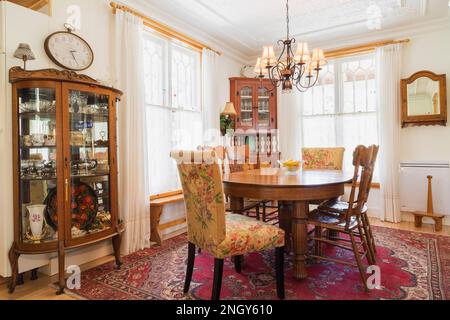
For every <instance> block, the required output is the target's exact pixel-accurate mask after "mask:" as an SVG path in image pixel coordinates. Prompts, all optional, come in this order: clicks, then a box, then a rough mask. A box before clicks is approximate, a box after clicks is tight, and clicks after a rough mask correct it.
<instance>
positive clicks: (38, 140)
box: [31, 133, 45, 147]
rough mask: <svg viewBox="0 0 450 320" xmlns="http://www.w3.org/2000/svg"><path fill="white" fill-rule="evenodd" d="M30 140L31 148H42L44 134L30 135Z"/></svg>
mask: <svg viewBox="0 0 450 320" xmlns="http://www.w3.org/2000/svg"><path fill="white" fill-rule="evenodd" d="M31 139H32V141H33V146H38V147H40V146H43V145H44V142H45V134H42V133H36V134H33V135H31Z"/></svg>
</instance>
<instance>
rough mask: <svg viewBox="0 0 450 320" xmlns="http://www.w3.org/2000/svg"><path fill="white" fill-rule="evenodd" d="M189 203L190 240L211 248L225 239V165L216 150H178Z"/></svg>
mask: <svg viewBox="0 0 450 320" xmlns="http://www.w3.org/2000/svg"><path fill="white" fill-rule="evenodd" d="M171 157H172V158H173V159H175V160H176V162H177V166H178V172H179V175H180V180H181V184H182V187H183V193H184V202H185V205H186V214H187V226H188V239H189V242H191V243H193V244H195V245H196V246H198V247H200V248H203V249H205V250H207V249H208V248H214V247H215V246H217V245H218V244H220V243H221V242H222V241H223V240H224V239H225V205H224V199H223V198H224V197H223V186H222V178H221V168H220V165H219V163H218V159H217V155H216V152H215V151H214V150H208V151H174V152H172V153H171Z"/></svg>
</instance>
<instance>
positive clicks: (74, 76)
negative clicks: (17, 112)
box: [9, 67, 123, 95]
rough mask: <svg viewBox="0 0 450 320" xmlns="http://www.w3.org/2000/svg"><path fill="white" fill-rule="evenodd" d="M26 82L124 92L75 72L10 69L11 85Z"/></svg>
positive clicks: (119, 93) (120, 93)
mask: <svg viewBox="0 0 450 320" xmlns="http://www.w3.org/2000/svg"><path fill="white" fill-rule="evenodd" d="M25 80H51V81H70V82H75V83H80V84H86V85H90V86H96V87H99V88H104V89H108V90H112V91H113V92H115V93H117V94H118V95H122V94H123V92H122V91H120V90H118V89H115V88H111V87H107V86H104V85H101V84H100V83H99V82H98V81H97V80H95V79H93V78H91V77H89V76H87V75H84V74H79V73H76V72H74V71H68V70H62V71H61V70H57V69H41V70H32V71H31V70H24V69H22V68H21V67H12V68H11V69H9V81H10V82H11V83H16V82H19V81H25Z"/></svg>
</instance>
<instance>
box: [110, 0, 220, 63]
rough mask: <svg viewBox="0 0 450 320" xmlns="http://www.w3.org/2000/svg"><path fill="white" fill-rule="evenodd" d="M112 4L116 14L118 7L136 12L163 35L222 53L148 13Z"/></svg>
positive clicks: (149, 25) (146, 24) (196, 47)
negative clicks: (150, 16) (154, 18)
mask: <svg viewBox="0 0 450 320" xmlns="http://www.w3.org/2000/svg"><path fill="white" fill-rule="evenodd" d="M110 5H111V7H112V9H113V13H114V14H115V13H116V11H117V10H118V9H119V10H122V11H125V12H129V13H131V14H134V15H135V16H138V17H139V18H141V19H142V20H144V25H145V26H146V27H149V28H151V29H153V30H155V31H156V32H158V33H160V34H162V35H163V36H166V37H168V38H172V39H176V40H179V41H181V42H184V43H186V44H187V45H189V46H191V47H193V48H195V49H197V50H199V51H201V50H203V49H209V50H211V51H214V52H215V53H217V54H218V55H219V56H220V55H222V53H221V52H219V51H217V50H214V49H211V48H210V47H209V46H207V45H206V44H204V43H202V42H200V41H197V40H195V39H193V38H191V37H189V36H187V35H185V34H183V33H181V32H179V31H177V30H175V29H173V28H171V27H169V26H167V25H165V24H162V23H161V22H158V21H156V20H153V19H151V18H149V17H147V16H146V15H144V14H142V13H140V12H138V11H136V10H134V9H132V8H130V7H128V6H125V5H122V4H118V3H116V2H111V3H110Z"/></svg>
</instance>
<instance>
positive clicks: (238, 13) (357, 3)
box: [123, 0, 450, 63]
mask: <svg viewBox="0 0 450 320" xmlns="http://www.w3.org/2000/svg"><path fill="white" fill-rule="evenodd" d="M123 1H125V0H123ZM130 1H134V2H139V3H140V4H141V5H145V7H146V8H147V11H146V12H147V13H148V14H149V15H150V16H152V17H155V19H160V20H161V22H164V23H166V24H168V25H171V26H175V27H176V28H178V29H179V30H183V32H185V33H187V34H188V35H192V36H193V37H194V38H197V39H199V40H202V41H203V42H204V43H206V44H208V45H210V46H211V47H213V48H217V49H220V51H223V52H224V53H225V54H226V55H228V56H230V57H233V58H234V59H235V60H238V61H246V62H247V63H248V62H250V58H251V60H253V58H254V57H256V56H257V55H259V54H260V52H259V51H260V48H261V47H262V46H263V45H269V44H274V43H275V42H276V41H277V40H278V39H279V38H281V37H282V36H283V35H284V34H285V12H284V10H285V2H284V1H282V0H279V1H273V0H245V1H242V0H165V1H160V0H130ZM371 6H373V8H371ZM290 7H291V33H292V34H293V36H294V37H295V38H296V39H297V40H299V41H305V42H308V43H310V44H311V46H314V47H316V46H320V47H325V45H327V46H332V45H330V43H334V44H335V43H336V41H337V40H339V43H341V42H343V41H345V42H351V41H352V39H358V40H360V39H363V40H366V39H371V41H372V39H373V41H377V40H380V39H387V38H388V39H392V38H394V36H388V37H386V36H385V35H386V34H387V33H390V32H398V33H399V34H400V35H399V37H400V36H401V35H403V34H405V33H403V32H401V30H403V29H404V30H405V31H408V32H407V34H406V35H407V36H409V35H410V34H411V30H414V29H415V28H416V27H417V28H419V29H421V28H423V27H422V24H423V25H426V26H427V27H426V28H429V27H428V25H433V24H434V23H439V22H436V21H439V20H440V19H445V18H447V19H449V12H450V10H449V9H448V1H447V0H430V1H428V0H377V1H373V0H339V1H329V0H314V1H310V0H295V1H290ZM377 7H378V9H379V12H377V10H376V9H377ZM369 9H370V10H369ZM370 15H373V16H372V18H373V17H379V19H381V20H380V21H379V25H376V28H373V29H371V28H370V26H369V22H368V19H369V16H370ZM369 20H370V19H369ZM362 42H367V40H366V41H362ZM360 43H361V42H360ZM323 44H325V45H323ZM252 63H254V61H252Z"/></svg>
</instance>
